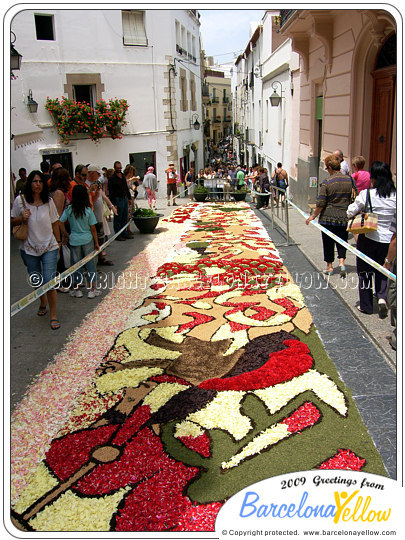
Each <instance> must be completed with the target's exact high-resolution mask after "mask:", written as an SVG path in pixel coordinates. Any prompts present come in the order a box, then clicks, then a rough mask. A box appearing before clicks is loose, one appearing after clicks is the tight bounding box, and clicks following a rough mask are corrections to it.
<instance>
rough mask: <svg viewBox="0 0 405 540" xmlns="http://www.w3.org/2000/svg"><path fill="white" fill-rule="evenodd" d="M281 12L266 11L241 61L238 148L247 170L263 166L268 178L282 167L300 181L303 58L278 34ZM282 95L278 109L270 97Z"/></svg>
mask: <svg viewBox="0 0 405 540" xmlns="http://www.w3.org/2000/svg"><path fill="white" fill-rule="evenodd" d="M277 15H278V11H277V12H276V11H275V12H273V11H266V13H265V14H264V16H263V19H262V20H261V22H260V24H259V25H258V26H257V28H256V29H255V31H254V32H253V33H252V35H251V38H250V40H249V43H248V44H247V47H246V49H245V51H244V53H243V54H241V55H240V56H239V57H238V59H237V60H236V65H235V68H236V76H235V77H234V81H235V90H234V117H235V133H238V134H239V136H237V137H235V141H234V148H235V146H236V152H237V154H239V161H240V162H243V163H244V164H245V165H247V166H252V165H255V164H260V165H262V166H263V167H266V168H267V169H268V171H269V175H270V174H271V172H272V171H273V170H274V168H275V167H276V166H277V163H278V162H281V163H282V164H283V168H284V169H285V170H286V171H287V173H288V175H289V177H290V178H291V180H292V181H293V180H294V178H296V171H297V163H296V161H297V156H298V145H299V129H298V125H299V117H298V114H299V86H300V85H299V82H298V81H299V56H298V54H297V53H295V52H293V51H292V49H291V41H290V40H288V39H285V38H282V37H281V36H280V35H279V34H278V33H277V25H276V23H275V18H276V17H277ZM275 92H276V93H277V94H278V95H279V96H280V97H281V99H280V102H279V105H277V106H272V104H271V100H270V97H271V96H272V95H273V94H274V93H275Z"/></svg>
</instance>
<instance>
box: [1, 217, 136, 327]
mask: <svg viewBox="0 0 405 540" xmlns="http://www.w3.org/2000/svg"><path fill="white" fill-rule="evenodd" d="M127 227H128V224H126V225H124V227H122V229H121V230H120V231H118V232H117V233H116V234H114V236H112V237H111V238H109V239H108V240H107V242H104V244H103V245H102V246H100V249H99V250H98V251H96V250H94V251H92V252H91V253H89V255H86V257H84V258H83V259H81V260H80V261H78V262H77V263H75V264H74V265H73V266H70V267H69V268H68V269H67V270H65V271H64V272H62V273H61V274H59V275H58V276H56V277H54V278H53V279H51V280H50V281H48V282H47V283H45V284H44V285H41V286H40V287H38V288H37V289H35V291H33V292H32V293H30V294H27V296H24V298H21V300H18V301H17V302H14V304H12V306H11V317H14V315H16V314H17V313H20V311H22V310H23V309H24V308H26V307H27V306H29V305H30V304H32V302H34V301H35V300H36V299H37V298H39V297H40V296H42V295H43V294H45V293H46V292H48V291H50V290H51V289H54V288H55V287H56V285H58V284H59V283H60V282H61V281H63V280H64V279H66V278H67V277H69V276H70V275H72V274H73V273H74V272H76V270H78V269H79V268H81V267H82V266H84V265H85V264H86V263H87V262H88V261H90V260H91V259H92V258H93V257H95V256H96V255H97V254H98V253H100V252H101V251H103V249H105V248H106V247H107V246H108V245H109V244H111V242H112V241H113V240H115V239H116V238H117V236H119V235H120V234H121V233H123V232H124V230H125V229H126V228H127Z"/></svg>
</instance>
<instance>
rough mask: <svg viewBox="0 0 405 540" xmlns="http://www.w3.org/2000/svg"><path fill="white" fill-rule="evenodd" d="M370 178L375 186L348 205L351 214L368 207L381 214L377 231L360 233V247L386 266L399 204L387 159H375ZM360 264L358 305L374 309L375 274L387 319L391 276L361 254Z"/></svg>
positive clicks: (364, 310) (380, 304)
mask: <svg viewBox="0 0 405 540" xmlns="http://www.w3.org/2000/svg"><path fill="white" fill-rule="evenodd" d="M370 178H371V189H365V190H363V191H361V192H360V193H359V195H358V196H357V197H356V200H355V201H354V202H353V203H352V204H351V205H350V206H349V207H348V209H347V216H348V217H349V218H352V217H354V216H356V215H357V214H359V213H361V212H364V210H367V212H368V211H370V212H372V213H373V214H375V215H376V216H377V217H378V225H377V230H376V231H372V232H367V233H363V234H359V236H358V239H357V249H358V250H359V251H361V252H362V253H364V254H365V255H367V256H368V257H370V259H373V260H374V261H376V262H377V263H378V264H380V265H381V266H383V264H384V262H385V259H386V257H387V253H388V247H389V245H390V241H391V237H392V232H391V231H390V226H391V222H392V220H393V217H394V215H395V211H396V207H397V197H396V189H395V184H394V182H393V180H392V173H391V170H390V168H389V166H388V165H387V163H384V162H382V161H374V163H373V164H372V165H371V169H370ZM367 203H368V204H367ZM370 203H371V204H370ZM356 266H357V274H358V276H359V300H360V305H359V306H357V309H358V310H359V311H360V312H361V313H367V314H371V313H373V277H374V288H375V293H376V296H377V299H378V313H379V317H380V319H384V318H385V317H386V316H387V314H388V308H387V302H386V300H387V280H388V278H387V277H386V276H384V274H381V273H380V272H378V271H377V270H375V269H374V268H373V267H371V266H370V265H369V264H367V263H366V262H365V261H363V260H362V259H360V258H357V262H356Z"/></svg>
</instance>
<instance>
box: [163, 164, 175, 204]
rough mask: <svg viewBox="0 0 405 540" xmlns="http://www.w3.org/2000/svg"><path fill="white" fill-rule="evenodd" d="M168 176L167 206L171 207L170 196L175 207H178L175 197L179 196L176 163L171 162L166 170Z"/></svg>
mask: <svg viewBox="0 0 405 540" xmlns="http://www.w3.org/2000/svg"><path fill="white" fill-rule="evenodd" d="M165 173H166V175H167V206H170V195H171V196H172V204H173V206H177V204H176V202H175V197H176V195H177V171H176V169H175V168H174V162H173V161H169V166H168V168H167V169H166V170H165Z"/></svg>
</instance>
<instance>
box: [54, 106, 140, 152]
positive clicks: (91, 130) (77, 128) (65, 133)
mask: <svg viewBox="0 0 405 540" xmlns="http://www.w3.org/2000/svg"><path fill="white" fill-rule="evenodd" d="M128 107H129V105H128V103H127V100H126V99H110V100H109V102H108V103H107V102H106V101H104V100H102V99H101V100H97V101H96V105H95V107H91V105H90V104H89V103H86V102H85V101H75V100H73V99H66V98H64V97H62V98H61V100H60V101H59V98H55V99H51V98H49V97H47V99H46V104H45V108H46V109H47V111H49V112H50V114H51V116H52V119H53V122H54V124H55V127H56V129H57V132H58V134H59V136H60V138H61V140H60V142H63V143H65V144H68V142H69V141H70V139H71V137H73V136H75V135H77V134H78V133H84V134H86V135H87V136H88V137H89V139H91V140H92V141H95V142H96V141H98V140H99V139H103V138H105V137H106V136H107V135H110V137H111V138H112V139H121V138H122V127H123V126H125V125H126V123H127V122H126V121H125V115H126V112H127V110H128Z"/></svg>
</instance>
